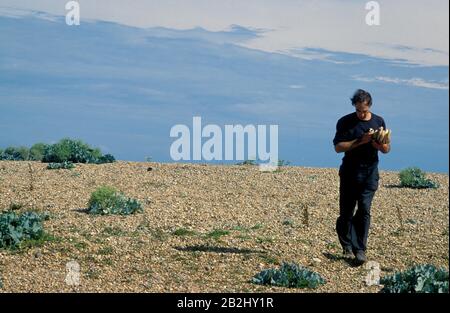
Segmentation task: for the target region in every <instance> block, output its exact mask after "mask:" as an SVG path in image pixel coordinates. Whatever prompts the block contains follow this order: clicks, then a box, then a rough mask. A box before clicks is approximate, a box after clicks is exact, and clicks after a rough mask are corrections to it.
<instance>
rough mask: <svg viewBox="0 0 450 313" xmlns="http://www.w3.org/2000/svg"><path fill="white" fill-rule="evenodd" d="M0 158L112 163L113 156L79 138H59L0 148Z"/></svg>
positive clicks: (8, 159)
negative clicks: (57, 139)
mask: <svg viewBox="0 0 450 313" xmlns="http://www.w3.org/2000/svg"><path fill="white" fill-rule="evenodd" d="M0 160H7V161H42V162H45V163H63V162H72V163H94V164H103V163H113V162H114V161H115V158H114V156H112V155H111V154H105V155H103V154H102V152H101V151H100V149H98V148H92V147H90V146H89V145H88V144H86V143H84V142H82V141H81V140H74V139H70V138H64V139H61V140H60V141H59V142H58V143H55V144H53V145H48V144H45V143H36V144H34V145H33V146H32V147H31V148H30V149H28V148H27V147H8V148H6V149H5V150H4V151H2V150H0Z"/></svg>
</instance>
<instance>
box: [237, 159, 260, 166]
mask: <svg viewBox="0 0 450 313" xmlns="http://www.w3.org/2000/svg"><path fill="white" fill-rule="evenodd" d="M236 165H256V160H253V159H249V160H245V161H242V162H239V163H237V164H236Z"/></svg>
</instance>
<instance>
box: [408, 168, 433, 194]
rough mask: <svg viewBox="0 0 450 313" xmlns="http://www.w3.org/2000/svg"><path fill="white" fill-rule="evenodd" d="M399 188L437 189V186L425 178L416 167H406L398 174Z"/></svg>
mask: <svg viewBox="0 0 450 313" xmlns="http://www.w3.org/2000/svg"><path fill="white" fill-rule="evenodd" d="M399 177H400V186H401V187H406V188H417V189H424V188H437V187H438V184H437V183H435V182H433V181H431V180H430V179H427V178H425V173H424V172H423V171H422V170H421V169H419V168H417V167H408V168H406V169H404V170H402V171H401V172H400V173H399Z"/></svg>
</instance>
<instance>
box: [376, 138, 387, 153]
mask: <svg viewBox="0 0 450 313" xmlns="http://www.w3.org/2000/svg"><path fill="white" fill-rule="evenodd" d="M372 147H374V148H375V149H377V150H378V151H381V152H383V153H388V152H389V151H390V150H391V145H390V144H389V143H378V142H376V141H375V140H372Z"/></svg>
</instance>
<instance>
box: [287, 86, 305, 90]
mask: <svg viewBox="0 0 450 313" xmlns="http://www.w3.org/2000/svg"><path fill="white" fill-rule="evenodd" d="M289 88H291V89H303V88H305V86H303V85H290V86H289Z"/></svg>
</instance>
